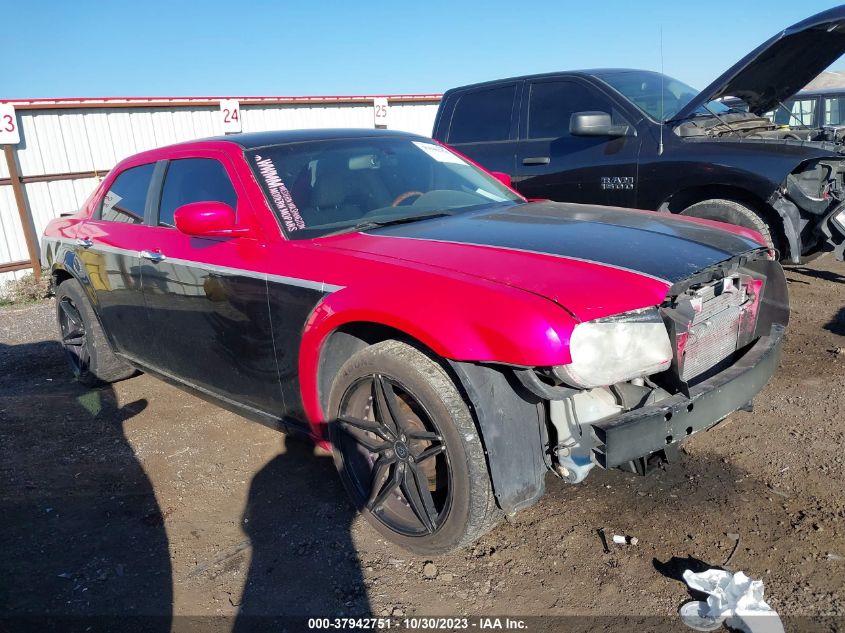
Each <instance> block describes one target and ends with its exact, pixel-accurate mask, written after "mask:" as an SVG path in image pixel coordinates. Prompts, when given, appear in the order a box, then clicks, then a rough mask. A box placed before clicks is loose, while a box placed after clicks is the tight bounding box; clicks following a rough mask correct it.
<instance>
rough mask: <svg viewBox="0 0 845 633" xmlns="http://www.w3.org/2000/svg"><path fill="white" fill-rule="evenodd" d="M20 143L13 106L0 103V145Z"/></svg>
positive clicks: (19, 133) (19, 132)
mask: <svg viewBox="0 0 845 633" xmlns="http://www.w3.org/2000/svg"><path fill="white" fill-rule="evenodd" d="M20 142H21V131H20V129H18V118H17V116H16V115H15V106H13V105H12V104H11V103H0V145H17V144H18V143H20Z"/></svg>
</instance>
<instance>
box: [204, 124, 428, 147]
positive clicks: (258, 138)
mask: <svg viewBox="0 0 845 633" xmlns="http://www.w3.org/2000/svg"><path fill="white" fill-rule="evenodd" d="M373 136H377V137H389V136H393V137H404V138H414V139H423V138H425V137H423V136H419V135H418V134H410V133H409V132H400V131H398V130H382V129H369V128H348V129H343V128H332V129H316V130H271V131H267V132H245V133H243V134H229V135H226V136H215V137H212V138H207V139H203V140H206V141H226V142H227V143H235V144H237V145H240V146H241V147H243V148H244V149H255V148H257V147H266V146H268V145H280V144H283V143H300V142H302V141H326V140H333V139H345V138H367V137H373Z"/></svg>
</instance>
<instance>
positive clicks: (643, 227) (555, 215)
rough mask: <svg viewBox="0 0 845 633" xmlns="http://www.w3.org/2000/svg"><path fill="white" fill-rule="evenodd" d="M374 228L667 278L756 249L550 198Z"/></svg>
mask: <svg viewBox="0 0 845 633" xmlns="http://www.w3.org/2000/svg"><path fill="white" fill-rule="evenodd" d="M373 234H375V235H390V236H396V237H408V238H417V239H426V240H439V241H448V242H459V243H466V244H477V245H485V246H496V247H501V248H511V249H518V250H525V251H532V252H538V253H546V254H550V255H559V256H564V257H574V258H577V259H585V260H589V261H595V262H599V263H603V264H609V265H611V266H617V267H621V268H625V269H629V270H631V271H634V272H638V273H644V274H646V275H651V276H653V277H658V278H660V279H665V280H667V281H671V282H675V281H678V280H680V279H683V278H684V277H687V276H689V275H690V274H692V273H694V272H697V271H699V270H701V269H703V268H706V267H707V266H710V265H712V264H715V263H718V262H721V261H724V260H726V259H728V258H730V257H733V256H734V255H737V254H739V253H743V252H746V251H749V250H753V249H757V248H760V245H759V244H757V243H756V242H754V241H752V240H750V239H747V238H744V237H741V236H738V235H736V234H734V233H730V232H727V231H721V230H718V229H713V228H710V227H708V226H703V225H700V224H695V223H691V222H685V221H683V220H677V219H675V218H672V217H671V216H669V215H667V214H645V213H630V212H627V211H624V210H622V209H616V208H613V207H596V206H586V205H574V204H559V203H553V202H537V203H530V204H524V205H516V206H513V207H510V208H509V209H504V210H502V209H501V208H499V209H496V210H485V211H480V212H477V213H468V214H463V215H457V216H453V217H449V218H445V219H437V220H429V221H425V222H416V223H409V224H401V225H397V226H391V227H385V228H382V229H377V230H376V231H374V232H373Z"/></svg>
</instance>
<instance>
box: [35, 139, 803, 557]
mask: <svg viewBox="0 0 845 633" xmlns="http://www.w3.org/2000/svg"><path fill="white" fill-rule="evenodd" d="M43 257H44V260H45V261H44V264H45V266H46V267H47V268H49V270H50V272H51V275H52V279H53V284H54V289H55V294H56V304H57V316H58V324H59V328H60V333H61V339H62V342H63V345H64V348H65V351H66V354H67V357H68V359H69V361H70V364H71V367H72V369H73V371H74V373H75V375H76V377H77V379H78V380H79V381H81V382H83V383H85V384H88V385H94V384H97V383H100V382H111V381H116V380H120V379H123V378H126V377H128V376H130V375H131V374H132V373H134V372H135V371H139V370H140V371H143V372H149V373H150V374H153V375H156V376H159V377H160V378H163V379H165V380H167V381H169V382H172V383H175V384H177V385H180V386H182V387H184V388H186V389H188V390H191V391H194V392H198V393H199V394H200V395H203V396H211V397H212V398H214V399H216V400H218V401H219V402H220V403H221V404H223V405H224V406H227V407H230V408H235V409H236V410H237V411H239V412H241V413H242V414H244V415H245V416H248V417H253V418H256V419H259V420H262V421H264V422H266V423H271V424H277V425H279V426H280V427H283V428H285V429H288V430H297V429H298V430H301V431H304V432H305V433H307V434H308V435H310V436H311V437H312V438H313V439H314V440H315V441H316V442H318V443H319V444H321V445H322V446H324V447H325V448H329V449H331V450H332V451H333V454H334V458H335V463H336V465H337V468H338V471H339V472H340V476H341V478H342V480H343V482H344V484H345V487H346V488H347V490H348V492H349V494H350V496H351V498H352V500H353V502H354V503H355V505H356V506H357V507H358V508H359V509H360V510H361V511H362V512H363V513H364V514H365V515H366V516H367V518H368V519H369V521H370V522H371V523H372V525H373V526H374V527H375V528H376V529H377V530H379V531H380V532H381V533H382V534H384V535H385V536H386V537H388V538H390V539H392V540H393V541H394V542H396V543H398V544H400V545H402V546H404V547H406V548H408V549H410V550H412V551H414V552H419V553H429V554H434V553H442V552H447V551H450V550H453V549H455V548H458V547H461V546H463V545H466V544H468V543H470V542H472V541H473V540H474V539H477V538H478V537H479V536H481V535H482V534H484V533H485V532H486V531H488V530H490V529H491V528H492V527H493V526H494V525H495V524H496V521H497V520H498V519H499V518H500V517H501V516H502V515H503V514H506V513H513V512H516V511H518V510H520V509H522V508H525V507H527V506H529V505H531V504H532V503H534V502H536V501H537V500H538V499H539V498H540V496H541V495H542V494H543V491H544V479H545V475H546V473H547V472H548V471H552V472H553V473H555V474H556V475H558V476H559V477H561V478H562V479H564V480H565V481H567V482H570V483H577V482H580V481H582V480H583V479H584V478H585V477H586V476H587V475H588V474H589V472H590V471H591V469H593V468H595V467H600V468H621V469H624V470H627V471H630V472H639V473H645V471H646V470H647V469H648V467H649V465H650V464H653V463H654V461H655V460H656V459H668V458H671V457H672V456H673V455H674V454H675V453H677V447H678V445H679V443H680V442H681V441H683V440H684V439H685V438H686V437H688V436H690V435H692V434H694V433H697V432H699V431H702V430H704V429H708V428H710V427H712V426H714V425H715V424H716V423H717V422H719V421H720V420H722V419H724V418H725V417H726V416H727V415H729V414H730V413H732V412H734V411H736V410H738V409H742V408H746V407H747V406H748V405H749V404H750V402H751V400H752V398H753V397H754V396H755V395H756V394H757V392H759V391H760V389H761V388H762V387H763V386H764V385H765V383H766V382H767V380H768V379H769V377H770V376H771V375H772V373H773V372H774V370H775V368H776V367H777V364H778V356H779V352H780V347H781V340H782V337H783V332H784V328H785V326H786V323H787V318H788V299H787V293H786V284H785V279H784V275H783V271H782V269H781V267H780V265H779V264H778V263H777V262H775V261H774V260H773V257H774V253H773V252H772V251H770V250H769V249H767V248H766V246H765V242H764V240H763V239H762V237H761V236H760V235H759V234H758V233H756V232H754V231H752V230H749V229H745V228H741V227H737V226H730V225H726V224H720V223H717V222H713V221H709V220H703V219H696V218H677V217H669V216H663V215H658V214H654V213H649V212H641V211H633V210H625V209H618V208H609V207H598V206H590V205H579V204H559V203H552V202H547V201H534V202H531V201H527V200H525V199H524V198H522V197H521V196H520V195H519V194H517V193H515V192H514V191H513V190H512V189H510V188H509V187H508V186H507V185H506V184H505V183H504V182H502V181H500V179H499V177H494V175H492V174H489V173H487V172H486V171H484V170H483V169H481V168H480V167H478V166H477V165H475V164H473V163H472V162H471V161H468V160H467V159H465V158H463V157H462V156H460V155H458V154H456V153H454V152H452V151H451V150H450V149H448V148H447V147H445V146H443V145H441V144H438V143H436V142H434V141H431V140H430V139H426V138H423V137H418V136H413V135H409V134H402V133H397V132H389V131H383V130H321V131H289V132H266V133H252V134H241V135H234V136H227V137H221V138H214V139H209V140H203V141H195V142H190V143H184V144H181V145H175V146H172V147H166V148H163V149H157V150H153V151H149V152H144V153H142V154H138V155H136V156H133V157H131V158H128V159H126V160H124V161H122V162H121V163H120V164H118V165H117V166H116V167H115V168H114V169H113V170H112V171H111V172H110V173H109V175H108V176H107V177H106V178H105V180H103V182H102V183H101V184H100V186H99V187H98V188H97V190H96V191H95V192H94V194H93V195H92V196H91V198H90V199H89V200H88V201H87V202H86V204H85V205H84V206H83V208H82V209H81V210H80V211H79V212H78V213H77V214H75V215H74V216H72V217H67V218H61V219H57V220H54V221H53V222H51V223H50V225H49V226H48V227H47V229H46V231H45V234H44V238H43ZM279 485H280V486H283V485H284V482H283V481H280V482H279Z"/></svg>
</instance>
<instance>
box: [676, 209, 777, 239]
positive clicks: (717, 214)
mask: <svg viewBox="0 0 845 633" xmlns="http://www.w3.org/2000/svg"><path fill="white" fill-rule="evenodd" d="M681 215H689V216H692V217H694V218H704V219H705V220H717V221H719V222H727V223H728V224H736V225H738V226H743V227H745V228H747V229H752V230H753V231H757V232H758V233H759V234H760V235H762V236H763V239H764V240H765V241H766V246H768V247H769V248H770V249H778V243H777V239H776V237H775V232H774V230H773V229H772V227H771V226H770V225H769V223H768V222H767V221H766V220H765V218H763V216H762V215H760V214H759V213H758V212H757V211H755V210H754V209H752V208H751V207H749V206H747V205H744V204H742V203H740V202H735V201H733V200H722V199H715V198H714V199H712V200H702V201H701V202H696V203H695V204H693V205H690V206H688V207H687V208H686V209H684V210H683V211H681Z"/></svg>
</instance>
